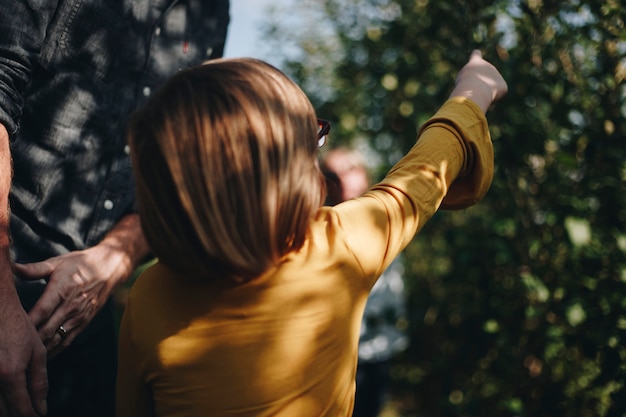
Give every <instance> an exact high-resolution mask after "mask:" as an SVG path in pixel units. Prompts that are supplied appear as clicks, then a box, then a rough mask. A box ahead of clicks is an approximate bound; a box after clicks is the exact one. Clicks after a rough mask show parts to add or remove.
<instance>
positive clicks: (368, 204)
mask: <svg viewBox="0 0 626 417" xmlns="http://www.w3.org/2000/svg"><path fill="white" fill-rule="evenodd" d="M492 175H493V149H492V145H491V139H490V137H489V131H488V128H487V122H486V119H485V117H484V115H483V114H482V112H481V111H480V109H479V108H478V107H477V106H476V105H475V104H474V103H473V102H471V101H470V100H467V99H461V98H455V99H451V100H449V101H448V102H446V104H444V106H443V107H442V108H441V109H440V110H439V111H438V112H437V114H436V115H435V116H434V117H433V118H432V119H430V120H429V121H428V123H426V124H425V126H424V127H423V128H422V132H421V134H420V138H419V140H418V142H417V143H416V145H415V146H414V147H413V149H412V150H411V151H410V152H409V153H408V154H407V155H406V156H405V157H404V158H403V159H402V160H401V161H400V162H399V163H398V164H396V166H395V167H394V168H393V169H392V170H391V171H390V173H389V174H388V175H387V177H386V178H385V179H384V180H383V181H382V182H381V183H379V184H377V185H375V186H374V187H372V189H371V190H370V191H368V192H367V193H366V194H364V195H363V196H362V197H360V198H357V199H354V200H350V201H347V202H345V203H342V204H339V205H337V206H335V207H323V208H321V209H320V210H319V212H318V214H317V216H316V217H315V218H314V219H312V221H311V224H310V233H309V237H308V239H307V241H306V243H305V245H304V247H303V248H302V249H301V250H300V251H298V252H296V253H291V254H289V255H288V256H286V257H285V259H284V261H283V262H282V263H281V264H280V265H279V266H277V267H276V268H275V269H273V270H271V271H268V272H267V273H265V274H264V275H263V276H261V277H259V278H257V279H255V280H253V281H252V282H248V283H246V284H244V285H240V286H236V287H231V288H224V287H218V286H217V285H215V284H212V283H210V282H209V281H210V280H209V279H207V280H202V279H200V278H198V277H186V276H181V275H178V274H176V273H175V272H173V271H171V270H169V269H168V268H167V267H165V266H164V265H161V264H158V263H157V264H156V265H154V266H152V267H151V268H149V269H148V270H147V271H146V272H144V273H143V274H142V276H141V277H140V278H139V279H138V280H137V282H136V283H135V285H134V287H133V288H132V291H131V295H130V299H129V303H128V305H127V308H126V311H125V313H124V317H123V320H122V326H121V332H120V362H119V371H118V390H117V395H118V406H117V409H118V414H117V417H143V416H162V417H165V416H167V417H183V416H187V417H191V416H194V417H207V416H285V417H309V416H310V417H319V416H329V417H330V416H332V417H335V416H351V415H352V408H353V402H354V390H355V370H356V363H357V346H358V339H359V326H360V323H361V315H362V313H363V309H364V306H365V302H366V299H367V296H368V292H369V290H370V289H371V287H372V286H373V285H374V283H375V281H376V279H377V277H378V276H379V275H380V274H381V273H382V271H383V270H385V268H387V266H388V265H389V264H390V263H391V261H392V260H393V259H394V258H395V257H396V256H397V255H398V254H399V253H400V251H402V249H404V247H405V246H406V245H407V244H408V243H409V241H410V240H411V239H412V238H413V237H414V235H415V233H416V232H417V231H418V230H419V229H420V228H421V226H423V224H424V223H425V222H426V221H427V220H428V219H429V218H430V217H431V216H432V215H433V214H434V212H435V211H436V210H437V209H438V208H439V207H440V205H441V203H442V200H443V202H444V206H445V207H447V208H461V207H466V206H468V205H471V204H473V203H475V202H476V201H478V200H479V199H480V198H481V197H482V196H483V195H484V194H485V193H486V191H487V189H488V188H489V185H490V182H491V179H492ZM457 177H458V178H457ZM455 179H456V181H454V180H455ZM453 181H454V184H452V183H453ZM450 184H452V185H450ZM444 196H445V200H444Z"/></svg>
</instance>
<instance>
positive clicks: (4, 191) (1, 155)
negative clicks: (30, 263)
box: [0, 123, 15, 296]
mask: <svg viewBox="0 0 626 417" xmlns="http://www.w3.org/2000/svg"><path fill="white" fill-rule="evenodd" d="M11 174H12V166H11V151H10V149H9V134H8V132H7V129H6V128H5V127H4V125H3V124H1V123H0V296H2V295H3V294H6V292H7V291H8V292H9V295H13V294H14V292H15V286H14V283H13V274H12V273H11V256H10V253H9V245H10V243H9V242H10V239H9V190H10V189H11Z"/></svg>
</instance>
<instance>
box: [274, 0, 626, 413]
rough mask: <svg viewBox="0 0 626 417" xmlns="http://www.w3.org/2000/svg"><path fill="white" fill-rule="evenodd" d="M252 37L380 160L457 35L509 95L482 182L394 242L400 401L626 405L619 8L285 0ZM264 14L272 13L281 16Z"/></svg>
mask: <svg viewBox="0 0 626 417" xmlns="http://www.w3.org/2000/svg"><path fill="white" fill-rule="evenodd" d="M294 7H295V8H296V9H295V10H294V11H293V13H294V14H299V13H302V16H307V19H305V21H304V22H301V23H302V24H300V25H299V26H298V27H293V28H285V26H284V25H285V23H284V22H274V24H273V25H271V26H270V28H268V34H267V39H268V42H269V43H270V45H272V47H273V50H274V51H285V54H284V55H285V60H284V65H283V68H284V69H285V70H286V71H287V72H288V73H289V74H290V75H291V76H292V77H293V78H294V79H295V80H296V81H297V82H298V83H299V84H300V85H302V86H303V88H304V89H305V91H306V92H307V93H308V94H309V96H310V97H311V99H312V101H313V102H314V104H315V106H316V108H317V109H318V114H320V115H323V116H324V117H326V118H329V119H331V120H332V121H333V123H334V125H333V136H332V137H331V143H335V144H347V145H352V146H357V147H360V148H362V149H364V150H365V151H366V152H369V153H368V155H370V159H371V164H372V167H373V168H374V169H375V170H376V171H375V172H376V175H377V176H380V175H382V174H383V173H384V172H386V171H387V170H388V169H389V168H390V166H391V165H392V164H393V163H395V162H396V161H397V160H398V159H399V157H400V156H401V155H402V154H403V153H404V152H406V151H407V150H408V149H409V148H410V146H412V144H413V143H414V141H415V137H416V133H417V131H418V129H419V126H420V125H421V124H422V123H423V122H424V121H425V120H426V119H427V118H428V117H429V116H430V115H432V114H433V113H434V111H435V110H436V109H437V108H438V106H439V105H441V103H442V102H443V101H444V100H445V98H446V97H447V95H448V93H449V91H450V90H451V88H452V86H453V83H454V77H455V75H456V71H457V70H458V68H460V66H461V65H463V63H464V62H465V61H466V60H467V58H468V56H469V53H470V51H471V50H472V49H474V48H480V49H481V50H482V51H483V54H484V56H485V57H486V58H487V59H488V60H490V61H491V62H492V63H494V65H496V66H497V67H498V68H499V69H500V70H501V72H502V73H503V75H504V76H505V78H506V79H507V82H508V83H509V94H508V95H507V97H506V98H505V99H504V100H503V101H502V102H500V103H497V104H496V105H495V106H494V107H493V109H492V110H491V112H490V113H489V115H488V119H489V121H490V129H491V133H492V138H493V140H494V146H495V149H496V173H495V178H494V182H493V185H492V188H491V190H490V192H489V194H488V195H487V196H486V198H485V199H484V200H483V201H482V202H481V203H480V204H478V205H476V206H474V207H472V208H470V209H468V210H464V211H460V212H440V213H438V214H436V215H435V216H434V218H433V219H432V220H431V222H430V223H428V224H427V225H426V227H425V228H424V230H423V231H422V232H421V233H420V234H419V235H418V236H417V237H416V239H415V240H414V241H413V242H412V244H411V245H410V246H409V247H408V248H407V249H406V256H405V260H406V265H405V269H406V271H407V272H408V275H407V287H408V291H409V294H408V296H409V301H410V309H411V322H410V331H411V339H412V344H411V347H410V349H409V350H408V351H407V352H406V353H405V354H404V355H402V356H401V357H399V358H398V361H397V366H396V368H395V369H394V381H395V388H396V393H397V395H398V396H403V397H404V398H405V399H406V402H405V410H404V412H405V414H406V415H407V416H409V415H410V416H431V417H433V416H434V417H437V416H532V417H541V416H546V417H547V416H550V417H552V416H560V417H563V416H572V417H573V416H576V417H585V416H624V415H626V385H625V382H626V347H625V346H626V297H625V295H626V230H625V227H624V225H625V223H626V196H625V193H624V188H625V187H624V182H625V180H626V143H625V141H626V100H625V98H626V85H625V84H624V78H625V77H626V28H625V22H626V7H625V5H624V3H623V1H621V0H619V1H618V0H608V1H607V0H604V1H600V0H572V1H568V2H560V1H554V0H527V1H513V0H500V1H498V0H493V1H485V0H475V1H455V2H452V1H449V0H437V1H435V0H396V1H394V0H301V1H299V2H297V5H296V6H294ZM281 28H282V29H281Z"/></svg>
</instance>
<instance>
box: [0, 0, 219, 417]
mask: <svg viewBox="0 0 626 417" xmlns="http://www.w3.org/2000/svg"><path fill="white" fill-rule="evenodd" d="M228 22H229V2H228V0H214V1H207V0H108V1H101V0H45V1H44V0H12V1H8V0H5V1H2V13H1V14H0V33H1V34H2V36H1V37H0V208H2V209H0V334H1V337H0V392H1V395H0V415H2V416H5V415H6V416H10V417H14V416H37V415H43V414H47V415H49V416H73V415H80V416H89V417H96V416H108V417H111V416H113V415H114V403H115V401H114V393H115V389H114V384H115V368H116V366H115V365H116V356H115V352H116V341H115V333H114V331H115V327H114V319H113V315H112V306H111V304H112V302H111V301H110V297H109V296H110V294H111V292H112V291H113V289H114V288H115V287H116V286H117V285H118V284H120V283H122V282H124V281H125V280H126V279H127V278H128V276H129V275H130V274H131V272H132V271H133V269H134V268H135V266H136V265H137V264H138V263H139V262H141V261H142V260H143V259H145V257H146V256H147V255H148V254H149V249H148V245H147V244H146V241H145V239H144V237H143V235H142V233H141V230H140V225H139V221H138V217H137V215H136V214H135V207H134V206H135V203H134V194H135V193H134V184H133V179H132V170H131V165H130V160H129V156H128V147H127V145H126V139H125V135H124V129H125V120H126V117H127V115H128V114H129V113H130V112H131V111H132V110H133V109H134V108H135V107H136V106H137V105H138V104H139V103H140V102H142V100H143V99H145V98H146V97H148V96H150V94H151V92H152V91H153V90H154V89H155V88H156V87H157V86H158V85H160V84H161V82H162V81H164V79H165V78H167V77H168V76H170V75H172V74H173V73H175V72H176V71H178V70H179V69H181V68H185V67H189V66H193V65H196V64H199V63H201V62H202V61H205V60H207V59H211V58H216V57H219V56H221V55H222V52H223V48H224V43H225V38H226V31H227V26H228ZM11 162H12V163H13V170H12V164H11ZM9 192H10V194H9ZM9 205H10V213H9V210H7V209H6V208H7V207H9ZM9 236H10V237H9ZM13 261H15V262H16V264H15V265H14V269H13V268H12V266H13V265H12V262H13ZM14 272H15V275H17V278H14ZM16 289H17V291H16ZM18 294H19V299H18ZM48 391H49V392H48Z"/></svg>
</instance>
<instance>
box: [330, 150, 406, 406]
mask: <svg viewBox="0 0 626 417" xmlns="http://www.w3.org/2000/svg"><path fill="white" fill-rule="evenodd" d="M321 167H322V172H323V173H324V175H325V177H326V184H327V185H326V187H327V190H328V195H327V197H326V204H328V205H331V206H334V205H336V204H339V203H342V202H344V201H346V200H350V199H352V198H356V197H359V196H361V195H362V194H363V193H364V192H365V191H367V189H368V188H369V187H370V175H369V172H368V168H367V166H366V164H365V159H364V156H363V154H362V153H361V152H359V151H358V150H356V149H349V148H345V147H340V148H335V149H332V150H330V151H328V152H326V153H325V155H324V157H323V158H322V163H321ZM402 274H403V266H402V262H401V257H398V258H396V259H395V260H394V261H393V262H392V264H391V265H390V266H389V267H388V268H387V269H386V270H385V272H383V274H382V275H381V276H380V278H379V279H378V281H377V282H376V284H375V285H374V287H373V288H372V290H371V292H370V295H369V298H368V299H367V304H366V305H365V313H364V314H363V321H362V323H361V335H360V338H359V359H358V366H357V373H356V398H355V404H354V417H376V416H378V415H379V414H380V411H381V410H382V408H383V407H384V405H385V402H386V401H387V400H388V397H389V382H390V381H389V372H390V366H391V359H392V358H393V356H394V355H395V354H396V353H398V352H401V351H402V350H404V349H405V348H406V347H407V345H408V337H407V335H406V334H405V332H404V330H405V328H406V324H407V323H406V306H405V298H404V280H403V278H402Z"/></svg>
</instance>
